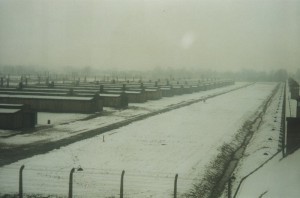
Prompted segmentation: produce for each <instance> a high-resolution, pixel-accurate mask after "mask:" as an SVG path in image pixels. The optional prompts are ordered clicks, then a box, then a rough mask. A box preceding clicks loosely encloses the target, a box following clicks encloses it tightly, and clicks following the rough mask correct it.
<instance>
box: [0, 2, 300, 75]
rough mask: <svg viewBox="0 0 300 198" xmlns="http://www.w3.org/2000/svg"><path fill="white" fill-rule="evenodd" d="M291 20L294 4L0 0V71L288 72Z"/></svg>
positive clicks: (294, 36)
mask: <svg viewBox="0 0 300 198" xmlns="http://www.w3.org/2000/svg"><path fill="white" fill-rule="evenodd" d="M299 21H300V1H297V0H294V1H293V0H282V1H276V0H264V1H262V0H239V1H237V0H234V1H229V0H220V1H216V0H213V1H212V0H206V1H203V0H202V1H201V0H106V1H105V0H95V1H92V0H86V1H83V0H82V1H78V0H44V1H43V0H26V1H23V0H13V1H11V0H0V43H1V45H0V65H35V66H38V67H45V68H55V67H56V68H58V67H61V66H74V67H86V66H91V67H94V68H103V69H137V70H147V69H151V68H157V67H161V68H164V67H169V68H187V69H189V68H191V69H192V68H193V69H194V68H201V69H213V70H239V69H249V68H251V69H258V70H261V69H263V70H269V69H279V68H285V69H288V70H290V71H293V70H295V69H296V68H297V67H298V66H299V63H300V56H299V54H300V47H299V46H300V37H299V35H300V25H299Z"/></svg>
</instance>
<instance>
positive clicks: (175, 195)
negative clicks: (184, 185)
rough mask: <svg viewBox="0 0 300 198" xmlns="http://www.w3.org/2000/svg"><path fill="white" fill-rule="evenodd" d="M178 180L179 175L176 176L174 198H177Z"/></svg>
mask: <svg viewBox="0 0 300 198" xmlns="http://www.w3.org/2000/svg"><path fill="white" fill-rule="evenodd" d="M177 180H178V174H176V175H175V181H174V198H177Z"/></svg>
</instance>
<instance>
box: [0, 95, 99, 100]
mask: <svg viewBox="0 0 300 198" xmlns="http://www.w3.org/2000/svg"><path fill="white" fill-rule="evenodd" d="M0 97H6V98H30V99H49V100H91V99H93V97H75V96H37V95H9V94H0Z"/></svg>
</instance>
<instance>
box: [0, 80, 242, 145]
mask: <svg viewBox="0 0 300 198" xmlns="http://www.w3.org/2000/svg"><path fill="white" fill-rule="evenodd" d="M245 85H247V83H245V82H240V83H236V85H233V86H228V87H223V88H219V89H214V90H209V91H204V92H198V93H194V94H186V95H181V96H174V97H168V98H162V99H160V100H155V101H147V102H146V103H140V104H137V103H134V104H133V103H129V106H128V108H127V109H125V110H115V109H112V108H107V107H104V108H103V109H104V113H107V114H108V115H105V116H101V117H96V118H94V119H91V120H81V121H77V122H74V121H76V120H75V119H74V120H71V119H70V118H71V117H73V115H74V114H67V113H66V114H60V113H48V114H45V113H43V114H40V113H38V116H40V115H42V117H41V120H40V121H39V118H40V117H39V118H38V124H40V125H45V124H46V123H47V120H48V118H49V117H50V116H51V117H50V120H51V123H52V124H55V123H57V124H60V123H65V124H63V125H57V124H56V125H54V126H53V127H52V128H50V129H48V128H47V129H44V130H39V131H38V132H37V133H33V134H29V133H28V134H24V135H22V134H19V135H17V136H13V137H10V138H5V139H0V144H5V145H19V144H28V143H32V142H35V141H56V140H59V139H62V138H66V137H69V136H72V135H76V134H79V133H84V132H86V131H88V130H93V129H97V128H100V127H105V126H108V125H110V124H113V123H117V122H120V121H124V120H127V119H130V118H135V117H138V116H141V115H146V114H148V113H151V112H154V111H157V110H161V109H164V108H167V107H173V106H176V105H178V104H182V103H185V102H190V101H193V100H195V99H199V98H203V97H207V96H211V95H214V94H219V93H222V92H226V91H229V90H232V89H236V88H238V87H241V86H245ZM61 115H64V116H61ZM77 115H79V114H77ZM91 115H93V114H91ZM52 120H53V121H54V122H53V121H52ZM66 120H69V121H70V123H66ZM0 133H5V134H7V133H6V132H5V130H0ZM17 133H19V132H17Z"/></svg>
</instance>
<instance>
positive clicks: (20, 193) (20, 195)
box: [19, 165, 25, 198]
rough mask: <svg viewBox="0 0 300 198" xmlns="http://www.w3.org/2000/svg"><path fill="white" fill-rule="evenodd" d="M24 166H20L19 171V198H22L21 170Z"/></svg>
mask: <svg viewBox="0 0 300 198" xmlns="http://www.w3.org/2000/svg"><path fill="white" fill-rule="evenodd" d="M24 168H25V166H24V165H22V166H21V168H20V171H19V198H23V169H24Z"/></svg>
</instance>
